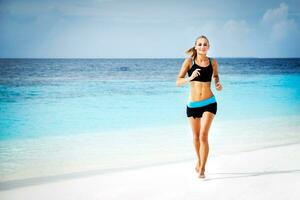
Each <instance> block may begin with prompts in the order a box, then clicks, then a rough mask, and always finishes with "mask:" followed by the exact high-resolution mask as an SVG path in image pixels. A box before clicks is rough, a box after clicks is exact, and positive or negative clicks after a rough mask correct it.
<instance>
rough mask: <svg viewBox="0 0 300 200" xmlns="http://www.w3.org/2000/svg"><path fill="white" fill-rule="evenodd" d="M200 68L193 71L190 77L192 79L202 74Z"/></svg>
mask: <svg viewBox="0 0 300 200" xmlns="http://www.w3.org/2000/svg"><path fill="white" fill-rule="evenodd" d="M200 70H201V69H196V70H195V71H193V73H192V75H191V77H190V80H193V79H194V78H196V77H197V76H199V75H200Z"/></svg>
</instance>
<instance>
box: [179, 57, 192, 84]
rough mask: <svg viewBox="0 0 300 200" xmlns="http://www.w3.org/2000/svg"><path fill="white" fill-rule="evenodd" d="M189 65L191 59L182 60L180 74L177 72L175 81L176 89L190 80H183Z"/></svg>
mask: <svg viewBox="0 0 300 200" xmlns="http://www.w3.org/2000/svg"><path fill="white" fill-rule="evenodd" d="M191 64H192V58H186V59H185V60H184V62H183V63H182V66H181V69H180V72H179V74H178V77H177V80H176V86H177V87H179V86H181V85H184V84H186V83H188V82H190V80H191V79H190V77H188V78H185V75H186V72H187V71H188V70H189V67H190V65H191Z"/></svg>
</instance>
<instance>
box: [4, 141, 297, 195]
mask: <svg viewBox="0 0 300 200" xmlns="http://www.w3.org/2000/svg"><path fill="white" fill-rule="evenodd" d="M194 165H195V162H191V161H189V162H182V163H175V164H166V165H160V166H151V167H146V168H140V169H134V170H125V171H120V172H112V173H107V174H99V175H92V176H89V175H87V176H84V177H79V178H78V177H77V178H72V179H66V180H60V181H55V182H50V183H43V184H39V185H30V181H29V182H28V184H29V185H28V186H26V187H24V186H22V187H16V188H10V189H4V188H5V187H6V186H5V185H3V184H2V185H1V191H0V199H1V200H6V199H22V200H23V199H30V200H34V199H39V200H41V199H43V200H47V199H51V200H52V199H55V200H58V199H70V200H75V199H84V200H86V199H88V200H90V199H101V200H108V199H130V200H134V199H137V200H141V199H143V200H144V199H163V200H168V199H180V200H182V199H188V200H191V199H197V200H198V199H206V200H207V199H214V200H215V199H222V200H226V199H228V200H229V199H230V200H235V199H236V200H244V199H249V200H254V199H255V200H256V199H262V200H267V199H271V200H274V199H284V200H292V199H293V200H296V199H297V200H298V199H300V190H299V188H300V144H293V145H286V146H277V147H276V146H275V147H272V148H266V149H261V150H256V151H249V152H242V153H238V154H231V155H222V156H216V157H209V160H208V163H207V169H206V171H207V172H206V176H207V178H206V179H205V180H200V179H198V178H197V174H196V173H195V170H194Z"/></svg>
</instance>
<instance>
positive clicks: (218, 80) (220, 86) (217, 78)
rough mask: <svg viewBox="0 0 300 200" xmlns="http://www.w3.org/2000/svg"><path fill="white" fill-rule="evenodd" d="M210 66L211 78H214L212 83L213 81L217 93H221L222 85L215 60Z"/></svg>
mask: <svg viewBox="0 0 300 200" xmlns="http://www.w3.org/2000/svg"><path fill="white" fill-rule="evenodd" d="M212 66H213V78H214V81H215V86H216V89H217V90H218V91H221V90H222V85H221V83H220V79H219V72H218V63H217V60H216V59H213V62H212Z"/></svg>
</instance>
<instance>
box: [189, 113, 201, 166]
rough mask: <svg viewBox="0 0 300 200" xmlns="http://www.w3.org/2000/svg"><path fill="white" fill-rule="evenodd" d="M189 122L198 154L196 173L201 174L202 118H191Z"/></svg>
mask: <svg viewBox="0 0 300 200" xmlns="http://www.w3.org/2000/svg"><path fill="white" fill-rule="evenodd" d="M189 121H190V124H191V127H192V132H193V143H194V147H195V151H196V154H197V163H196V168H195V169H196V171H197V172H199V168H200V140H199V136H200V118H193V117H189Z"/></svg>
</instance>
